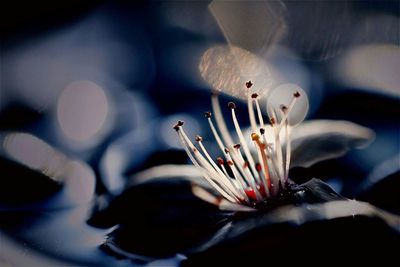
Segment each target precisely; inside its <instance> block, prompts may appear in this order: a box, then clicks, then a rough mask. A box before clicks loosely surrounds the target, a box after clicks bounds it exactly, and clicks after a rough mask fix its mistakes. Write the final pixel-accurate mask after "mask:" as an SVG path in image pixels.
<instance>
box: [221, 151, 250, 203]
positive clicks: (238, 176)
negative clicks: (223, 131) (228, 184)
mask: <svg viewBox="0 0 400 267" xmlns="http://www.w3.org/2000/svg"><path fill="white" fill-rule="evenodd" d="M226 158H227V163H228V166H229V168H230V169H231V170H232V173H233V176H234V178H235V179H236V180H238V181H239V184H240V185H241V186H242V188H241V191H242V190H243V191H244V190H245V189H247V184H246V182H245V180H244V178H243V176H242V175H241V174H240V173H239V171H238V169H237V168H236V166H235V164H234V163H233V160H232V157H231V155H230V153H229V150H228V149H226ZM244 194H245V195H246V193H244ZM246 197H247V195H246Z"/></svg>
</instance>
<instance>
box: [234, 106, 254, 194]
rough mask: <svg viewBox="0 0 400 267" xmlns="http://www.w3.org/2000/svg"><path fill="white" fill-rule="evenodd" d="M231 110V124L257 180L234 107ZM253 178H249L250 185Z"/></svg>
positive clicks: (252, 161)
mask: <svg viewBox="0 0 400 267" xmlns="http://www.w3.org/2000/svg"><path fill="white" fill-rule="evenodd" d="M231 112H232V120H233V124H234V125H235V130H236V133H237V135H238V137H239V140H240V143H241V144H242V146H243V151H244V154H245V155H246V158H247V160H248V161H249V163H250V169H251V171H252V173H253V176H254V177H255V180H258V179H259V175H258V172H257V171H256V169H255V167H254V166H255V164H254V159H253V156H252V155H251V153H250V150H249V147H248V146H247V142H246V140H245V139H244V136H243V133H242V130H241V129H240V126H239V122H238V120H237V118H236V113H235V109H231ZM253 179H254V178H253ZM253 179H250V181H249V182H250V184H251V185H254V184H253V183H254V181H253ZM255 191H256V193H257V190H255ZM256 195H257V194H256Z"/></svg>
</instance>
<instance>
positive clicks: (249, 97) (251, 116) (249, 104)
mask: <svg viewBox="0 0 400 267" xmlns="http://www.w3.org/2000/svg"><path fill="white" fill-rule="evenodd" d="M248 85H250V86H248ZM252 85H253V84H252V83H251V81H248V82H247V83H246V87H247V88H248V89H249V88H250V87H251V86H252ZM253 95H254V94H250V90H248V91H247V109H248V112H249V120H250V125H251V129H252V131H255V130H256V128H257V125H256V117H255V116H254V109H253V101H252V97H253Z"/></svg>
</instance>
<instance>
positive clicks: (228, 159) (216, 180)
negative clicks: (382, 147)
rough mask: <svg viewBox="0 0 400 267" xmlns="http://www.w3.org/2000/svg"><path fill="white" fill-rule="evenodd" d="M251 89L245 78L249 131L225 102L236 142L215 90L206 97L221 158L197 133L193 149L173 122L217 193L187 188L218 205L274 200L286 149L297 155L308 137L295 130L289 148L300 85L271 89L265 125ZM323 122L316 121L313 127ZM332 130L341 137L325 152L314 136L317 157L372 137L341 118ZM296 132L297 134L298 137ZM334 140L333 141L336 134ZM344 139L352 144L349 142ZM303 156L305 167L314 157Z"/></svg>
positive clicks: (301, 114)
mask: <svg viewBox="0 0 400 267" xmlns="http://www.w3.org/2000/svg"><path fill="white" fill-rule="evenodd" d="M251 87H252V82H251V81H249V82H247V83H246V89H245V90H246V91H247V104H248V113H249V120H250V125H251V131H250V132H249V133H246V131H245V132H243V131H242V129H241V127H240V125H239V122H238V120H237V117H236V105H235V104H234V103H233V102H230V103H229V104H228V107H229V108H230V110H231V114H232V121H233V124H234V127H235V131H236V135H237V139H238V140H239V142H238V143H235V142H234V141H233V140H234V137H233V136H232V135H231V134H230V132H229V131H228V129H227V126H226V123H225V120H224V118H223V116H222V112H221V107H220V104H219V100H218V95H217V94H214V95H213V96H212V108H213V115H214V116H212V113H211V112H206V113H205V116H206V118H207V120H208V123H209V126H210V129H211V131H212V133H213V135H214V138H215V141H216V143H217V144H218V146H219V148H220V150H221V154H223V157H218V158H217V159H216V160H215V161H214V160H213V159H212V158H211V156H210V154H209V153H208V151H207V149H206V148H205V146H204V144H203V138H202V137H201V136H197V137H196V138H195V141H196V142H197V144H198V147H196V146H195V145H194V143H193V142H192V141H191V140H190V138H189V137H188V136H187V134H186V133H185V130H184V128H183V122H182V121H178V122H177V124H176V125H175V126H174V129H175V130H176V132H177V133H178V136H179V138H180V140H181V143H182V145H183V148H184V149H185V151H186V153H187V154H188V156H189V158H190V159H191V161H192V163H193V165H194V166H195V168H197V170H198V172H199V173H200V174H201V175H202V176H203V177H204V178H205V180H206V181H207V182H208V183H209V184H210V185H211V186H212V188H213V189H214V190H215V191H216V192H218V193H219V195H220V196H221V197H215V196H214V195H213V194H211V193H209V192H208V191H206V190H204V189H202V188H201V187H199V186H194V187H193V193H194V194H195V195H197V196H198V197H200V198H202V199H204V200H206V201H208V202H211V203H213V204H216V205H218V206H219V207H220V208H227V209H232V210H254V208H255V207H257V206H259V205H260V204H261V203H268V202H269V200H271V199H276V198H279V197H280V196H281V195H282V194H283V193H284V192H285V191H286V190H287V189H288V187H289V185H290V182H289V167H290V166H291V164H290V162H291V160H292V153H293V152H294V153H295V154H296V157H298V156H297V154H298V150H297V148H298V147H299V143H298V141H299V140H300V139H301V140H302V141H303V143H304V142H305V143H307V142H308V141H309V140H308V138H307V136H301V131H300V134H299V133H298V132H297V133H296V139H295V141H296V142H295V147H293V148H292V133H294V132H296V128H295V126H297V125H299V124H300V123H301V122H302V121H303V119H304V118H305V116H306V113H307V110H308V100H307V96H306V94H305V92H304V91H303V90H302V89H301V88H299V87H298V86H296V85H293V84H285V85H281V86H279V87H278V88H276V89H275V90H274V91H273V92H272V93H271V94H270V96H269V98H268V101H267V107H268V115H269V118H270V119H269V123H265V122H264V118H263V115H262V112H261V108H260V104H259V99H258V94H257V93H255V92H252V91H251ZM213 118H214V119H213ZM214 120H215V122H216V125H215V124H214ZM323 123H324V122H318V124H319V126H321V124H323ZM325 123H326V122H325ZM336 124H337V123H336ZM343 124H348V125H347V126H349V125H352V126H353V128H351V127H350V128H349V129H350V131H347V130H346V129H344V127H343ZM328 125H329V123H328ZM336 126H339V125H336ZM327 128H329V127H327V125H325V127H322V129H320V130H322V132H323V133H326V131H325V132H324V130H326V129H327ZM313 130H315V127H311V128H310V129H309V130H308V131H309V132H310V136H312V132H313ZM341 130H344V133H341V132H340V131H341ZM336 131H339V132H336ZM335 133H336V134H338V135H340V136H341V137H345V138H344V139H343V140H341V141H340V142H339V143H338V144H337V145H338V150H337V151H334V152H331V153H330V154H329V153H325V154H324V153H322V154H323V155H320V154H321V153H319V154H318V147H319V146H318V143H319V141H320V139H317V141H316V143H315V144H314V146H316V147H314V150H315V151H317V153H316V154H317V157H318V158H323V159H327V158H331V157H334V156H337V155H341V154H343V152H345V151H346V150H347V149H348V146H349V145H350V146H351V145H356V146H358V145H359V143H357V142H355V141H356V140H359V141H361V143H365V141H366V140H370V139H371V138H372V137H373V133H372V132H371V131H370V130H368V129H366V128H363V127H360V126H357V125H354V124H351V123H348V122H345V123H343V122H341V123H340V126H339V127H338V128H333V129H332V128H331V129H329V134H330V136H332V135H335ZM298 136H300V137H301V138H298ZM357 138H358V139H357ZM334 140H338V138H336V139H334ZM349 140H351V141H353V143H354V142H355V143H354V144H353V143H349ZM300 147H301V146H300ZM303 149H304V148H303ZM300 154H301V153H300ZM305 155H307V156H308V157H307V161H308V162H307V163H305V164H308V165H310V164H312V163H314V162H315V159H313V158H312V156H311V157H310V153H309V152H305ZM295 161H297V164H298V165H301V164H299V163H298V159H297V158H295Z"/></svg>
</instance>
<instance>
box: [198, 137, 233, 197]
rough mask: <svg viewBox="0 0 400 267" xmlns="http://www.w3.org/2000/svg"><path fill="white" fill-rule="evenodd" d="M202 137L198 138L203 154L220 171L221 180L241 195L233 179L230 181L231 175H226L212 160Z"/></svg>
mask: <svg viewBox="0 0 400 267" xmlns="http://www.w3.org/2000/svg"><path fill="white" fill-rule="evenodd" d="M200 139H201V137H199V136H198V137H197V138H196V140H198V144H199V146H200V148H201V150H202V152H203V154H204V155H205V156H206V158H207V159H208V161H209V162H210V163H211V165H212V166H213V167H214V169H215V170H216V171H217V172H218V173H219V176H220V178H221V182H222V183H223V184H224V185H225V186H226V187H228V188H229V189H230V191H231V192H233V193H234V194H235V195H236V197H241V196H240V193H239V192H238V191H237V189H236V187H235V186H234V185H233V183H232V181H230V179H228V177H229V176H225V174H224V173H223V172H222V171H221V169H220V168H218V166H217V164H215V162H214V161H213V160H212V158H211V157H210V154H208V152H207V150H206V148H205V147H204V145H203V142H202V141H201V140H200Z"/></svg>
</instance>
